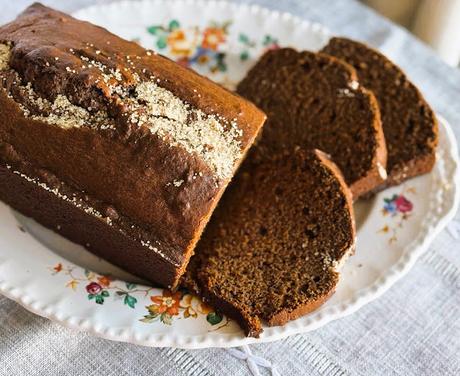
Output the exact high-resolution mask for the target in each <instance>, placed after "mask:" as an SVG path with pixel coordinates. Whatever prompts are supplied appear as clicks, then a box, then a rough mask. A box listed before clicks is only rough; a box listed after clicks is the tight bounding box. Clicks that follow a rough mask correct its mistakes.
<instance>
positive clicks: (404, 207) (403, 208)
mask: <svg viewBox="0 0 460 376" xmlns="http://www.w3.org/2000/svg"><path fill="white" fill-rule="evenodd" d="M394 203H395V205H396V208H397V209H398V211H399V212H400V213H408V212H411V211H412V209H413V208H414V205H413V204H412V202H410V201H409V200H408V199H407V198H405V197H404V196H403V195H400V196H398V197H397V198H396V200H395V201H394Z"/></svg>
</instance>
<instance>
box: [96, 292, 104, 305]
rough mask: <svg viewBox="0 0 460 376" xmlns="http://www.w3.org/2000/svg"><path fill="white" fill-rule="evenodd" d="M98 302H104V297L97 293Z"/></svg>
mask: <svg viewBox="0 0 460 376" xmlns="http://www.w3.org/2000/svg"><path fill="white" fill-rule="evenodd" d="M96 304H104V297H103V296H102V294H99V295H96Z"/></svg>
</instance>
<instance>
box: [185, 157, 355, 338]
mask: <svg viewBox="0 0 460 376" xmlns="http://www.w3.org/2000/svg"><path fill="white" fill-rule="evenodd" d="M251 157H252V156H250V157H248V159H247V160H246V161H245V162H244V164H243V166H242V167H241V169H240V171H239V172H238V174H237V176H236V177H235V180H234V181H233V182H232V183H231V186H230V187H229V189H228V190H227V192H226V193H225V195H224V197H223V198H222V200H221V201H220V202H219V205H218V207H217V209H216V211H215V213H214V215H213V219H212V221H211V222H210V223H209V225H208V226H207V228H206V230H205V232H204V234H203V237H202V239H201V240H200V242H199V243H198V246H197V249H196V253H195V255H194V256H193V257H192V258H191V261H190V264H189V267H188V269H187V271H186V273H185V275H184V280H183V285H184V286H186V287H187V288H189V289H190V290H192V291H194V292H195V293H197V294H199V295H201V296H202V297H204V298H205V299H206V300H208V301H209V302H210V303H211V304H212V305H213V306H214V307H216V308H217V309H219V310H221V311H222V312H223V313H225V314H226V315H228V316H229V317H232V318H233V319H235V320H236V321H237V322H238V323H239V324H240V325H241V326H242V328H243V329H244V330H245V333H246V335H249V336H255V337H257V336H259V334H260V333H261V331H262V321H266V322H267V323H268V324H269V325H283V324H284V323H286V322H287V321H289V320H293V319H295V318H297V317H299V316H301V315H304V314H306V313H308V312H310V311H312V310H314V309H315V308H317V307H318V306H319V305H321V304H322V303H324V301H325V300H326V299H327V298H328V297H329V296H330V295H331V294H332V293H333V292H334V290H335V287H336V285H337V282H338V278H339V274H338V272H337V269H338V266H339V264H340V263H341V262H342V261H344V259H345V258H346V256H348V255H349V254H351V253H352V252H353V250H354V244H355V229H354V219H353V208H352V201H351V193H350V191H349V189H348V187H347V186H346V184H345V182H344V180H343V178H342V176H341V174H340V172H339V170H338V169H337V167H336V166H335V165H334V164H333V163H332V162H331V161H329V160H328V158H327V157H326V156H325V155H324V154H323V153H321V152H319V151H309V152H305V151H303V150H301V149H297V150H295V151H291V152H290V153H285V154H278V156H277V158H271V159H265V160H263V161H261V162H259V163H253V158H251Z"/></svg>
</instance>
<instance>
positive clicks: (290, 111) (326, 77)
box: [237, 48, 386, 198]
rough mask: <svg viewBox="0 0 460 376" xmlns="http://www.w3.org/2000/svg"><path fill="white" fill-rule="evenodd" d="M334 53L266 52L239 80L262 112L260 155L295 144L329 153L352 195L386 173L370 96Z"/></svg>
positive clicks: (243, 92) (244, 92) (243, 91)
mask: <svg viewBox="0 0 460 376" xmlns="http://www.w3.org/2000/svg"><path fill="white" fill-rule="evenodd" d="M357 79H358V77H357V75H356V71H355V70H354V69H353V68H352V67H351V66H350V65H348V64H346V63H343V62H341V61H339V60H338V59H336V58H334V57H330V56H327V55H324V54H317V53H312V52H307V51H304V52H297V51H295V50H293V49H291V48H282V49H278V50H272V51H268V52H267V53H265V55H263V56H262V57H261V58H260V60H259V61H258V62H257V64H256V65H255V66H254V67H253V68H252V69H251V70H250V71H249V73H248V74H247V76H246V77H245V78H244V79H243V81H242V82H241V83H240V84H239V85H238V89H237V91H238V93H240V94H241V95H243V96H244V97H246V98H248V99H249V100H251V101H253V102H254V103H255V104H256V105H257V106H258V107H259V108H261V109H262V110H263V111H265V113H266V114H267V123H266V125H265V127H264V131H263V136H262V139H261V142H260V143H258V145H257V147H258V149H260V154H259V155H265V156H267V155H270V154H276V153H277V152H278V151H280V150H281V151H282V150H283V149H286V148H287V149H289V148H292V147H295V146H300V147H302V148H307V149H308V148H317V149H320V150H322V151H324V152H326V153H328V154H329V155H331V157H332V160H333V161H334V162H335V163H336V164H337V165H338V166H339V168H340V169H341V171H342V172H343V174H344V177H345V181H346V182H347V183H348V184H349V185H350V188H351V190H352V192H353V197H354V198H357V197H359V196H360V195H363V194H365V193H367V192H369V191H371V190H372V189H374V188H375V187H376V186H378V185H380V184H382V183H383V181H384V180H385V178H386V173H385V166H386V149H385V141H384V138H383V133H382V128H381V123H380V114H379V109H378V106H377V101H376V100H375V97H374V95H373V94H372V93H371V92H369V91H367V90H365V89H364V88H362V87H361V86H360V84H359V83H358V81H357Z"/></svg>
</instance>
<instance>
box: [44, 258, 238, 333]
mask: <svg viewBox="0 0 460 376" xmlns="http://www.w3.org/2000/svg"><path fill="white" fill-rule="evenodd" d="M49 269H50V271H51V274H52V275H58V274H59V275H65V276H68V277H69V280H68V281H67V282H66V287H68V288H70V289H72V290H74V291H75V292H77V291H79V286H83V285H84V286H85V287H84V290H81V291H82V292H86V293H87V298H88V300H89V301H94V302H95V303H96V304H100V305H103V304H104V302H105V301H106V299H107V298H110V297H113V298H114V299H117V300H121V301H122V302H123V304H124V305H125V306H127V307H129V308H132V309H134V308H136V304H137V303H138V301H139V300H141V299H144V300H145V301H147V305H146V306H145V308H146V309H147V312H148V313H147V314H146V315H144V317H143V318H141V319H139V321H141V322H143V323H153V322H161V323H162V324H166V325H171V324H172V322H173V319H174V318H176V319H179V318H182V319H187V318H195V319H196V318H198V316H199V315H201V316H205V317H206V321H207V322H208V323H209V324H211V325H218V324H222V325H220V326H219V327H217V328H215V330H217V329H220V328H221V327H224V326H226V325H227V324H228V322H229V320H228V319H227V318H226V317H225V316H223V315H221V314H219V313H218V312H216V311H215V310H214V309H213V308H212V307H210V306H208V305H207V304H206V303H204V302H203V301H202V300H201V299H200V298H198V297H197V296H195V295H193V294H191V293H190V292H189V291H187V290H186V289H181V290H179V291H177V292H174V293H173V292H171V291H169V290H161V289H160V291H162V294H161V295H153V294H154V291H158V289H154V288H153V287H140V286H138V285H137V284H135V283H130V282H121V281H117V280H113V279H112V277H111V276H110V275H101V274H97V273H94V272H92V271H90V270H87V269H81V268H78V267H76V266H64V265H63V264H62V263H57V264H56V265H55V266H53V267H50V268H49ZM82 270H83V274H81V271H82Z"/></svg>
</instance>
